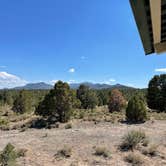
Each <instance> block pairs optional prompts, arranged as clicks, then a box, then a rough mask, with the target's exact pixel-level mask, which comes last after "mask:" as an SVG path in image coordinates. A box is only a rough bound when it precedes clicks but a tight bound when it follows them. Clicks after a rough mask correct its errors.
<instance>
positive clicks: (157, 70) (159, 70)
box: [155, 68, 166, 73]
mask: <svg viewBox="0 0 166 166" xmlns="http://www.w3.org/2000/svg"><path fill="white" fill-rule="evenodd" d="M155 72H164V73H165V72H166V68H160V69H155Z"/></svg>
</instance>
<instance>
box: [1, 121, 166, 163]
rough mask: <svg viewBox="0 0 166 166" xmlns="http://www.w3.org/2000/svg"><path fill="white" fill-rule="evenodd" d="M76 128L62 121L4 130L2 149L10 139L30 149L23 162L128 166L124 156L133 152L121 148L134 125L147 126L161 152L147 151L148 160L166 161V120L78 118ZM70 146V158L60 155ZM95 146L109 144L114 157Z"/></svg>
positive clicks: (20, 160) (20, 146) (17, 145)
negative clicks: (55, 124) (50, 125)
mask: <svg viewBox="0 0 166 166" xmlns="http://www.w3.org/2000/svg"><path fill="white" fill-rule="evenodd" d="M71 123H72V128H71V129H65V124H61V125H60V127H59V128H57V129H50V130H49V129H27V130H26V131H25V132H20V131H19V130H10V131H1V130H0V150H2V149H3V148H4V147H5V145H6V144H7V143H9V142H10V143H12V144H13V145H15V147H16V148H24V149H27V150H28V151H27V154H26V156H25V157H22V158H19V159H18V164H19V165H20V166H24V165H25V166H111V165H113V166H123V165H124V166H125V165H126V166H127V165H130V164H129V163H127V162H125V161H124V157H125V156H126V155H127V154H128V153H129V152H122V151H120V150H119V148H118V147H119V145H120V143H121V141H122V137H123V135H124V134H126V133H127V132H128V131H130V130H132V129H136V130H140V129H141V130H143V131H145V133H146V135H147V136H148V137H149V139H150V141H151V143H153V144H156V145H158V155H157V156H155V157H149V156H145V155H143V154H141V152H140V154H141V155H142V158H143V159H144V164H143V165H145V166H146V165H147V166H165V165H166V157H165V156H166V121H165V120H163V121H161V120H160V121H159V120H154V121H148V122H146V123H143V124H134V125H128V124H125V123H124V124H123V123H115V124H113V123H110V122H100V123H98V124H95V123H94V122H92V121H91V122H88V121H82V120H74V121H72V122H71ZM64 146H67V147H69V148H71V149H72V155H71V157H69V158H57V157H55V154H56V153H57V151H58V150H60V149H63V148H64ZM95 147H106V148H107V149H108V150H109V151H110V152H111V157H109V158H104V157H102V156H96V155H94V153H95Z"/></svg>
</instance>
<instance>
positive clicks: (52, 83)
mask: <svg viewBox="0 0 166 166" xmlns="http://www.w3.org/2000/svg"><path fill="white" fill-rule="evenodd" d="M56 82H58V80H51V81H50V84H51V85H54V84H55V83H56Z"/></svg>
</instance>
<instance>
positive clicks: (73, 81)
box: [67, 80, 76, 84]
mask: <svg viewBox="0 0 166 166" xmlns="http://www.w3.org/2000/svg"><path fill="white" fill-rule="evenodd" d="M75 82H76V81H75V80H69V81H67V83H68V84H73V83H75Z"/></svg>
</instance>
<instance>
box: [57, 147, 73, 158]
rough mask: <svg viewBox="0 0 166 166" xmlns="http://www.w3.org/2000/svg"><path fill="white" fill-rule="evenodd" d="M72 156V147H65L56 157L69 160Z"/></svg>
mask: <svg viewBox="0 0 166 166" xmlns="http://www.w3.org/2000/svg"><path fill="white" fill-rule="evenodd" d="M71 155H72V149H71V148H70V147H67V146H64V148H63V149H61V150H59V151H58V152H57V153H56V154H55V156H56V157H62V158H69V157H71Z"/></svg>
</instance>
